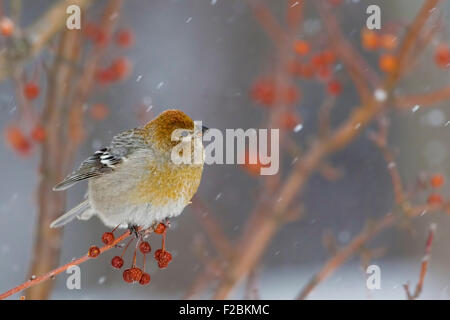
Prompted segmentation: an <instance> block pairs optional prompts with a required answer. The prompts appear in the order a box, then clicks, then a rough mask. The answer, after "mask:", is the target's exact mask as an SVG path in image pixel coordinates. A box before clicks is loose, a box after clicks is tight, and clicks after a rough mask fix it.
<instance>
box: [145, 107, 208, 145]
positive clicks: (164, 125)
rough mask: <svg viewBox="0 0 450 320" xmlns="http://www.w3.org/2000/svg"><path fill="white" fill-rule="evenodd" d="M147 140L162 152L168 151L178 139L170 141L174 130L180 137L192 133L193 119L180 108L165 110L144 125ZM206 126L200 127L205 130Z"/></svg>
mask: <svg viewBox="0 0 450 320" xmlns="http://www.w3.org/2000/svg"><path fill="white" fill-rule="evenodd" d="M144 129H145V131H146V133H147V134H146V135H147V140H148V141H149V142H150V143H151V144H153V145H154V146H155V147H157V148H158V149H159V150H160V151H162V152H170V151H171V150H172V148H173V147H174V146H175V145H177V144H178V143H179V142H178V141H172V133H173V132H174V131H175V130H178V131H177V132H178V133H179V134H180V137H185V136H188V135H193V134H194V121H192V119H191V118H190V117H189V116H188V115H186V114H185V113H184V112H182V111H180V110H166V111H164V112H162V113H161V114H160V115H158V116H157V117H156V118H155V119H153V120H152V121H150V122H149V123H147V124H146V125H145V127H144ZM205 129H206V128H202V131H205Z"/></svg>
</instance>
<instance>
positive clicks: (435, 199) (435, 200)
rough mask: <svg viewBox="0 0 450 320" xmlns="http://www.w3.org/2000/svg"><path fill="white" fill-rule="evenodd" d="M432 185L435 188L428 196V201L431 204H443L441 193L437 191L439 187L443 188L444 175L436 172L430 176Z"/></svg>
mask: <svg viewBox="0 0 450 320" xmlns="http://www.w3.org/2000/svg"><path fill="white" fill-rule="evenodd" d="M429 183H430V185H431V187H432V188H433V189H434V191H432V192H431V194H430V195H429V196H428V199H427V202H428V204H429V205H431V206H432V205H442V204H443V203H444V200H443V198H442V196H441V194H440V193H438V192H437V189H439V188H441V187H442V186H443V185H444V183H445V179H444V176H443V175H442V174H440V173H435V174H433V175H432V176H431V177H430V181H429Z"/></svg>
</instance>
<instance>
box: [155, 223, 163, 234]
mask: <svg viewBox="0 0 450 320" xmlns="http://www.w3.org/2000/svg"><path fill="white" fill-rule="evenodd" d="M164 231H166V225H165V224H164V223H160V224H158V225H157V226H156V228H155V233H157V234H163V233H164Z"/></svg>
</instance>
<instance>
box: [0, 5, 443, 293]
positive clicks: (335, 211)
mask: <svg viewBox="0 0 450 320" xmlns="http://www.w3.org/2000/svg"><path fill="white" fill-rule="evenodd" d="M300 2H301V3H300ZM427 2H428V1H419V0H414V1H413V0H396V1H363V0H361V1H355V0H342V1H331V0H322V1H299V2H297V1H287V0H286V1H284V0H283V1H272V0H266V1H250V0H249V1H243V0H189V1H181V0H169V1H168V0H151V1H140V0H128V1H114V0H112V1H106V0H105V1H56V0H55V1H50V0H49V1H44V0H34V1H31V0H23V1H15V0H12V1H7V0H4V1H2V12H1V14H2V21H1V23H0V29H1V30H0V31H1V32H2V36H1V39H0V40H1V42H0V50H1V52H0V54H1V55H2V56H1V59H0V69H1V71H0V76H1V80H2V82H1V83H0V114H1V117H0V127H1V129H2V134H3V136H4V139H3V140H2V144H1V145H0V165H1V168H2V169H1V173H2V175H1V176H2V178H1V179H0V292H4V291H6V290H8V289H10V288H12V287H14V286H16V285H18V284H20V283H22V282H24V281H25V280H27V279H28V278H30V277H31V276H32V275H36V276H39V275H40V274H43V273H44V272H45V270H46V271H49V270H50V269H53V268H55V267H57V266H59V265H62V264H64V263H66V262H69V261H70V260H71V259H73V258H75V257H79V256H82V255H84V254H85V253H86V251H87V249H88V248H89V247H90V246H91V245H93V244H96V245H100V244H101V235H102V234H103V233H104V232H106V231H110V230H108V229H107V228H106V227H104V226H103V225H102V223H101V222H100V221H99V220H98V219H97V218H93V219H91V220H88V221H78V220H76V221H73V222H72V223H70V224H68V225H67V226H66V227H65V228H64V229H63V230H56V231H53V230H52V231H50V230H48V224H49V222H50V221H52V220H53V219H54V218H55V217H57V216H58V215H59V214H60V213H61V212H63V211H64V210H65V208H71V207H73V206H75V205H76V204H78V203H79V202H80V201H81V200H82V199H83V197H84V193H85V191H86V183H80V184H78V185H76V186H75V187H73V188H72V189H70V190H69V192H67V194H64V193H62V194H60V193H58V194H57V195H53V194H52V191H51V188H50V186H52V185H54V182H55V181H57V180H59V179H60V178H61V177H63V176H65V175H66V174H68V173H69V172H71V171H72V170H73V168H74V167H76V166H78V165H79V163H80V162H81V161H82V160H84V159H85V158H86V157H88V156H89V155H91V154H92V153H93V152H95V151H96V150H97V149H99V148H101V147H103V146H107V145H108V144H109V142H110V140H111V138H112V137H113V136H114V135H115V134H116V133H118V132H121V131H124V130H127V129H129V128H133V127H136V126H139V125H142V124H143V123H145V122H146V121H148V120H150V119H152V118H153V117H154V116H155V115H157V114H159V113H160V112H161V111H163V110H166V109H168V108H177V109H181V110H183V111H184V112H186V113H187V114H188V115H190V116H191V117H192V119H195V120H202V121H203V124H204V125H206V126H208V127H210V128H218V129H221V130H224V129H225V128H244V129H246V128H267V127H271V128H280V130H281V131H282V133H281V135H282V138H281V145H280V150H281V151H280V152H281V154H282V157H281V159H282V166H281V170H280V172H279V174H277V175H276V176H273V177H267V176H259V175H255V174H254V170H253V169H254V168H253V167H251V166H242V165H210V166H206V167H205V170H204V173H203V179H202V183H201V186H200V189H199V191H198V193H197V195H196V199H195V201H194V203H193V205H191V206H188V207H187V208H186V209H185V211H184V213H183V214H182V215H181V216H179V217H177V218H176V219H173V220H172V221H171V224H172V226H171V228H170V230H169V232H168V238H167V246H168V249H169V250H170V252H172V254H173V261H172V262H171V264H170V265H169V267H168V268H166V269H164V270H159V269H158V268H157V265H156V263H155V262H154V260H153V259H152V257H148V258H147V268H148V269H149V273H150V274H151V276H152V281H151V284H150V285H149V286H140V285H139V284H136V285H130V284H127V283H124V282H123V280H122V272H121V271H117V270H114V269H113V268H112V267H111V265H110V261H111V258H112V257H113V256H115V255H117V254H119V253H120V252H121V251H120V249H113V250H111V251H108V252H107V253H105V254H102V255H101V256H100V257H99V258H98V259H96V260H91V261H88V262H86V263H83V264H81V265H80V268H81V290H68V289H67V288H66V279H67V277H68V275H67V274H65V273H62V274H61V275H59V276H57V277H56V278H55V279H53V280H49V281H47V282H46V284H45V285H44V286H42V285H39V286H37V287H35V288H36V289H35V290H36V291H34V292H26V291H25V292H24V293H19V294H16V295H14V296H12V298H13V299H18V298H19V297H20V296H22V295H24V296H25V298H40V299H47V298H49V299H166V298H169V299H182V298H190V297H194V298H202V299H203V298H204V299H209V298H212V297H216V298H219V297H220V298H223V297H228V298H229V297H231V298H237V299H242V298H249V299H257V298H262V299H293V298H295V297H296V296H297V295H298V294H299V293H300V291H301V290H302V288H303V287H304V286H305V285H306V283H308V281H309V280H310V278H311V277H312V276H313V275H314V274H315V273H316V272H318V271H319V270H320V269H321V268H322V266H323V265H324V263H325V262H326V261H327V260H328V259H330V257H333V255H334V254H335V252H334V249H333V248H334V247H337V248H345V247H346V246H347V245H349V244H350V243H351V242H352V239H354V237H355V236H357V235H358V234H359V233H360V232H361V231H362V230H364V227H365V226H367V224H368V223H369V221H376V219H379V218H382V217H383V216H384V215H385V214H387V213H389V212H395V213H396V214H399V215H402V214H403V213H401V212H400V211H401V210H399V208H402V204H405V203H396V199H395V197H394V189H393V185H392V181H391V175H390V171H392V168H393V167H395V168H396V170H398V173H399V174H400V177H401V179H402V181H403V187H404V189H405V193H407V194H408V204H409V205H411V206H424V210H422V211H421V214H416V215H415V216H414V217H410V216H408V215H407V214H404V217H400V218H399V219H398V220H399V223H396V224H395V226H393V227H390V228H386V230H384V229H383V230H382V231H381V232H380V233H377V234H376V235H375V236H374V237H373V239H370V241H368V242H367V243H364V245H361V246H360V247H358V250H355V252H353V254H352V255H351V256H350V257H349V259H345V261H344V262H343V263H342V264H340V265H339V266H338V267H337V268H335V272H334V273H332V274H330V276H329V277H327V278H326V279H324V280H323V281H322V282H321V283H320V284H318V286H317V288H315V289H314V290H313V291H312V292H311V293H310V295H309V296H308V297H309V298H311V299H404V298H405V291H404V288H403V284H405V283H407V282H409V283H410V285H411V287H412V289H414V287H415V285H416V283H417V281H418V280H419V273H420V268H421V260H422V257H423V255H424V247H425V242H426V239H427V235H428V230H429V226H430V224H431V223H436V224H437V229H436V234H435V238H434V241H433V248H432V251H433V252H432V257H431V260H430V265H429V270H428V273H427V275H426V279H425V283H424V288H423V291H422V294H421V296H420V298H426V299H448V298H449V297H450V296H449V292H448V286H449V285H450V278H449V277H448V274H449V271H450V252H449V251H448V247H447V244H448V242H449V241H450V235H449V234H448V232H446V230H447V229H448V228H449V227H450V216H449V214H448V213H447V211H449V210H448V206H446V203H447V200H446V199H448V191H449V188H448V185H446V184H445V183H444V185H443V186H440V184H439V183H438V184H439V186H438V184H436V185H435V188H432V187H430V183H431V185H433V182H432V181H431V182H430V178H431V179H432V178H433V177H434V178H436V177H437V176H439V177H444V180H445V178H446V177H448V176H449V173H450V170H449V167H448V163H449V162H448V160H449V158H448V157H449V143H448V141H450V140H449V138H450V132H449V130H450V129H449V128H450V126H449V125H448V124H449V123H450V118H449V112H448V104H449V101H450V97H449V94H448V91H449V89H448V88H449V86H450V73H449V65H450V58H449V56H450V51H449V49H448V44H449V42H450V36H449V31H450V30H449V25H448V21H449V10H450V3H449V2H448V1H440V2H439V1H438V2H439V3H438V6H437V7H436V8H435V9H434V10H433V12H431V13H429V16H428V17H427V21H426V23H425V24H424V25H423V26H422V28H421V29H420V32H419V34H416V36H415V37H414V39H416V40H414V41H417V43H415V45H414V46H413V47H412V48H411V52H412V53H411V54H410V56H409V57H408V60H407V62H406V63H405V64H404V65H406V66H404V69H403V70H402V71H403V74H404V76H402V77H401V79H400V80H399V81H397V82H396V83H395V87H394V88H392V91H391V92H389V97H390V98H389V99H388V101H387V102H386V103H384V104H383V106H384V109H383V111H382V114H381V115H377V117H373V119H371V120H372V121H368V124H367V126H366V125H363V126H362V128H361V129H360V130H359V133H358V134H357V135H356V136H355V137H354V138H352V139H351V140H349V141H348V142H347V143H345V145H344V146H343V148H342V149H339V150H333V151H332V152H329V153H328V154H327V155H326V157H324V159H322V160H321V161H323V162H321V164H317V166H316V168H314V169H313V170H312V172H310V174H308V175H307V177H306V181H305V183H304V186H303V188H302V190H301V191H299V192H298V194H297V193H296V195H295V197H294V199H293V201H292V206H289V208H290V209H292V208H293V209H292V210H293V211H295V213H298V214H295V213H294V215H293V216H295V219H294V218H292V219H290V218H286V219H284V218H279V219H281V220H283V219H284V220H283V222H277V223H279V225H277V227H276V228H275V229H276V230H275V231H274V232H273V235H271V236H270V237H269V239H267V241H265V242H258V240H257V239H256V240H254V241H253V240H251V239H250V240H249V238H252V236H253V235H256V234H257V232H256V233H255V230H258V229H259V228H263V226H264V223H265V222H264V221H266V220H264V219H265V216H266V215H270V214H271V210H266V211H269V212H265V213H263V212H262V211H265V210H263V209H262V208H261V207H263V208H264V207H265V208H269V209H270V208H272V207H271V206H272V205H274V204H275V206H276V203H277V202H282V201H284V199H281V198H279V197H278V195H279V192H280V190H283V186H284V183H285V182H286V181H288V179H289V178H290V177H292V176H293V174H294V172H295V170H297V169H296V168H297V167H296V165H297V164H298V163H301V161H302V159H304V158H307V154H308V152H309V151H310V150H312V149H314V146H315V144H316V143H317V142H318V141H319V142H320V141H321V140H320V137H321V136H320V135H321V133H323V132H322V131H321V130H323V126H324V123H323V122H320V119H322V116H323V115H324V112H325V111H326V110H331V111H330V114H331V115H330V120H329V123H327V125H328V126H329V127H330V130H331V132H333V130H335V128H337V127H338V126H340V125H342V124H345V123H346V121H348V119H349V118H350V117H351V116H352V115H353V112H354V110H355V109H356V108H358V107H359V106H363V105H364V104H365V103H367V102H365V101H364V100H363V99H362V97H361V92H360V91H358V88H357V87H356V86H355V84H357V83H358V82H360V83H364V81H356V82H355V81H354V78H352V74H349V71H348V70H351V72H350V73H352V72H353V74H355V73H356V74H358V73H359V74H361V75H362V76H363V77H365V79H368V80H367V86H368V87H369V88H370V90H371V92H376V89H377V88H379V87H382V83H383V81H384V80H383V79H384V78H385V77H390V76H391V75H392V74H394V73H395V70H394V71H393V70H392V68H394V69H395V66H394V67H393V66H392V60H389V58H390V57H399V51H401V50H399V48H401V45H402V43H403V39H404V38H405V35H406V34H407V33H408V30H410V29H408V25H410V23H411V22H412V21H414V18H415V17H416V15H417V14H418V13H419V12H420V10H421V8H422V6H424V5H426V3H427ZM71 3H76V4H79V5H80V6H81V7H82V8H83V10H82V28H81V30H80V31H76V30H72V31H68V30H67V29H66V28H65V19H66V17H67V16H68V15H67V14H66V13H65V8H66V7H67V5H69V4H71ZM375 3H376V4H377V5H378V6H379V7H380V8H381V27H382V28H381V30H376V31H372V32H369V31H368V30H366V29H365V26H366V19H367V17H368V16H369V15H368V14H367V13H366V9H367V7H368V6H369V5H371V4H375ZM299 8H300V9H301V12H300V11H297V10H298V9H299ZM49 12H53V13H54V15H51V16H50V15H47V16H46V14H48V13H49ZM328 14H331V15H332V17H333V19H330V17H329V16H328ZM324 18H325V19H324ZM5 19H8V20H5ZM332 21H336V22H337V23H338V26H339V28H340V29H341V30H340V32H341V33H340V34H339V33H338V32H337V31H335V32H336V33H335V34H333V32H331V34H330V33H329V32H330V30H329V29H328V28H329V24H330V23H332ZM8 23H10V24H8ZM8 26H9V28H10V29H12V31H11V32H9V31H8V30H9V29H8ZM278 27H279V28H280V29H281V30H283V32H284V33H285V34H284V35H282V36H280V37H281V40H280V41H279V42H277V40H276V39H277V38H278V36H279V35H278V36H277V35H275V36H274V35H273V34H274V33H275V34H276V33H277V30H278ZM331 31H333V30H331ZM283 32H281V33H283ZM340 35H342V37H340ZM343 39H345V44H346V45H348V46H350V47H351V50H353V51H354V52H356V53H357V55H358V56H359V57H360V58H361V59H362V60H364V61H365V62H364V63H360V62H361V61H360V60H358V61H357V62H358V64H357V62H356V60H355V61H354V63H355V64H354V65H351V64H350V65H349V62H348V59H347V60H346V58H345V53H346V52H347V53H348V52H349V50H350V49H349V48H348V47H345V46H344V47H345V48H344V49H342V43H344V42H343V41H344V40H343ZM278 40H279V39H278ZM446 50H447V51H446ZM324 52H328V53H330V52H331V56H332V58H330V61H325V62H323V61H322V62H321V61H319V60H320V57H322V60H323V59H324V58H323V56H325V54H323V53H324ZM342 52H344V54H342ZM320 54H322V56H320ZM446 59H447V60H446ZM325 60H326V59H325ZM350 60H352V59H350ZM393 61H394V62H395V61H396V60H393ZM396 63H397V64H401V63H402V62H401V61H396ZM352 67H355V68H356V69H355V70H356V71H355V70H353V69H352ZM308 68H309V69H308ZM111 70H113V71H114V72H113V73H111V72H108V71H111ZM274 79H275V80H274ZM280 79H281V80H280ZM446 88H447V89H446ZM435 91H437V92H438V94H436V95H435V96H436V98H435V99H431V98H429V96H427V95H426V94H428V93H433V92H435ZM383 92H384V91H383ZM383 92H382V93H383ZM378 93H379V92H378ZM277 94H278V96H277ZM435 96H433V97H435ZM375 97H376V95H375ZM402 97H404V98H402ZM397 98H398V99H397ZM368 99H372V100H373V99H375V98H373V97H372V95H371V96H370V97H369V98H368ZM375 100H376V101H378V102H379V100H380V99H378V100H377V99H375ZM381 100H383V99H381ZM382 102H384V100H383V101H382ZM399 105H401V106H400V107H399ZM327 108H329V109H327ZM58 110H59V111H58ZM324 110H325V111H324ZM380 118H381V119H382V120H381V122H383V121H389V123H390V125H389V132H388V138H387V142H388V146H389V151H390V153H391V154H392V155H393V157H394V160H392V161H386V159H385V157H384V156H383V152H382V151H381V150H380V148H379V147H378V146H377V145H376V144H375V143H373V141H371V139H370V133H371V132H372V133H373V132H377V130H378V124H379V123H380V121H378V120H379V119H380ZM386 119H387V120H386ZM356 129H358V128H356ZM356 129H355V130H356ZM298 179H302V178H301V177H300V178H298ZM430 195H433V197H431V199H430ZM439 197H440V198H439ZM430 206H431V207H432V208H431V209H433V210H431V209H430V208H429V207H430ZM291 207H292V208H291ZM259 211H261V212H262V213H261V214H260V215H258V214H259ZM255 212H256V213H255ZM251 217H253V218H251ZM285 220H286V221H285ZM215 228H218V229H219V230H220V232H219V233H220V234H222V233H223V236H224V238H226V240H223V239H222V240H221V241H222V242H223V241H226V244H225V245H224V247H226V248H228V247H231V249H230V250H229V251H231V255H230V256H227V254H223V252H221V249H220V248H217V243H216V240H217V239H215V240H214V239H211V238H210V237H211V234H215V233H216V234H217V230H216V229H215ZM324 239H325V240H324ZM246 241H248V242H249V243H264V245H263V249H262V251H261V254H260V255H259V256H258V257H257V259H256V260H252V261H251V262H250V263H249V264H247V265H244V266H242V268H243V269H245V270H244V271H242V272H237V274H238V276H237V279H235V278H233V276H231V278H232V279H233V281H232V282H233V286H232V290H230V291H229V292H228V291H227V290H225V291H226V294H225V295H219V294H218V293H217V292H218V290H219V289H218V288H220V287H222V288H223V286H224V283H226V281H225V280H224V279H227V274H228V273H229V272H230V270H242V268H240V267H239V263H240V261H246V260H245V258H244V257H245V256H246V255H248V254H249V253H252V252H256V251H253V250H258V249H254V248H253V247H251V246H248V247H246V246H245V245H243V244H245V243H246ZM252 241H253V242H252ZM219 242H220V241H219ZM150 243H151V244H152V247H153V248H155V249H156V248H158V246H159V244H160V237H159V236H157V235H155V236H152V237H150ZM222 244H223V243H222ZM233 245H235V247H233ZM219 247H220V244H219ZM247 249H248V250H247ZM224 251H227V250H224ZM338 252H339V251H338ZM130 261H131V250H130V252H128V255H127V258H126V259H125V263H129V262H130ZM367 264H376V265H378V266H379V267H380V269H381V289H379V290H368V289H367V287H366V277H367V274H366V272H365V267H366V266H367ZM231 273H232V274H236V272H235V273H233V272H232V271H231ZM202 279H203V280H204V281H203V282H202ZM234 280H236V281H234ZM39 288H41V289H39ZM222 292H224V291H222Z"/></svg>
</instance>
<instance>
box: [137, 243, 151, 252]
mask: <svg viewBox="0 0 450 320" xmlns="http://www.w3.org/2000/svg"><path fill="white" fill-rule="evenodd" d="M139 250H141V252H142V253H143V254H146V253H149V252H150V251H152V247H150V244H149V243H148V242H147V241H144V242H141V243H140V244H139Z"/></svg>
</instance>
